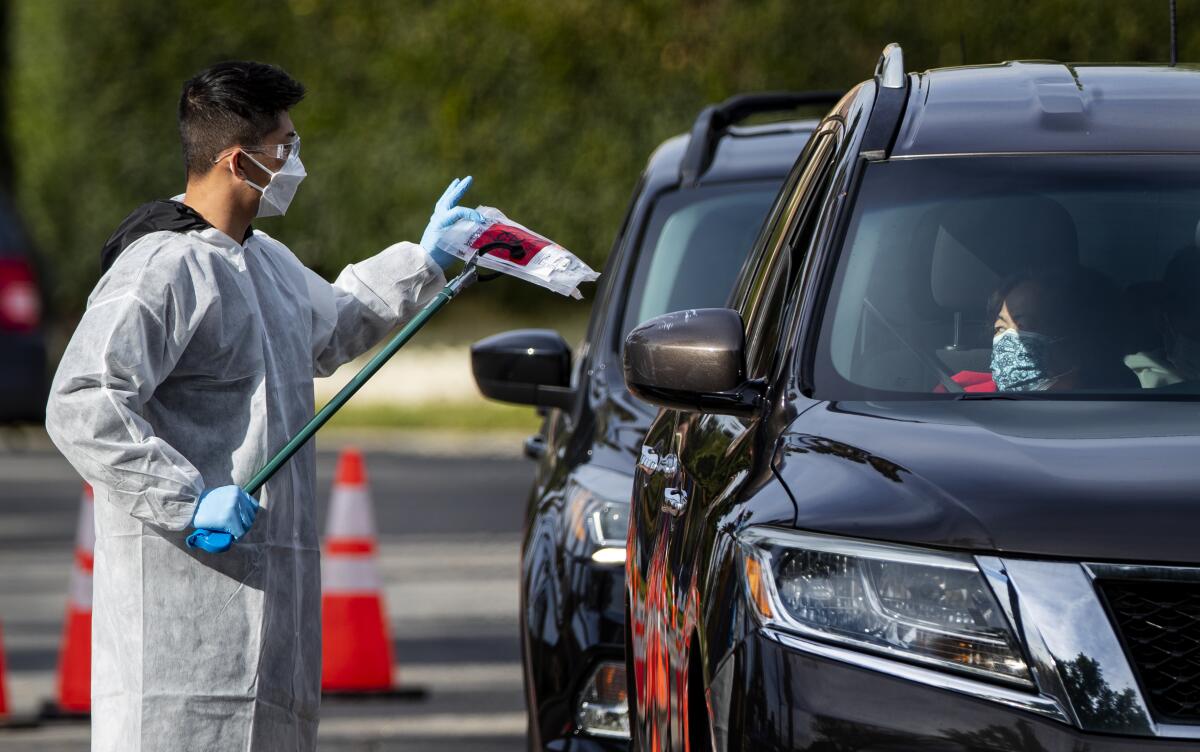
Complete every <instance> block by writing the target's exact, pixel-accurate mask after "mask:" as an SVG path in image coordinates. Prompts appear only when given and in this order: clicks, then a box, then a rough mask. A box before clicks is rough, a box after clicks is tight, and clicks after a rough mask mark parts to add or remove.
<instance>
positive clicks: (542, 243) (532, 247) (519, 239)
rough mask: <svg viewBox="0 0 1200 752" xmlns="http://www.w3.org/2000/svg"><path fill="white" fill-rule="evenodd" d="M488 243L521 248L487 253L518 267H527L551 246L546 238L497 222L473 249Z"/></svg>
mask: <svg viewBox="0 0 1200 752" xmlns="http://www.w3.org/2000/svg"><path fill="white" fill-rule="evenodd" d="M488 243H507V244H508V245H511V246H520V248H519V249H516V250H513V251H509V249H507V248H492V249H491V250H489V251H488V252H487V255H489V256H495V257H496V258H498V259H503V260H505V261H508V262H510V263H513V264H516V265H517V266H526V265H528V264H529V262H530V260H532V259H533V257H534V256H536V255H537V253H538V251H540V250H542V249H543V248H545V247H546V246H548V245H550V241H549V240H546V239H545V238H541V237H538V236H537V235H534V234H533V233H531V232H529V231H528V230H524V229H522V228H520V227H513V226H512V225H506V224H504V223H502V222H497V223H496V224H494V225H492V226H491V227H489V228H487V229H486V230H484V231H483V233H481V234H480V236H479V237H478V238H476V239H475V242H474V243H471V247H472V248H474V249H475V250H477V251H478V250H479V249H481V248H483V247H484V246H486V245H487V244H488Z"/></svg>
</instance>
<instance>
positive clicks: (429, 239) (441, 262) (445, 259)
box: [421, 175, 483, 271]
mask: <svg viewBox="0 0 1200 752" xmlns="http://www.w3.org/2000/svg"><path fill="white" fill-rule="evenodd" d="M470 187H471V176H470V175H468V176H466V177H465V178H462V179H461V180H460V179H459V178H455V179H454V181H453V182H451V183H450V187H448V188H447V189H446V192H445V193H443V194H442V197H441V198H439V199H438V200H437V203H436V204H434V206H433V214H432V215H431V216H430V217H429V224H428V225H426V227H425V232H424V233H422V234H421V247H422V248H424V249H425V252H426V253H428V254H429V255H430V256H431V257H432V258H433V260H434V262H436V263H437V265H438V266H440V267H442V271H445V270H446V269H448V268H449V267H450V265H451V264H453V263H454V262H455V261H457V260H458V259H457V258H455V257H454V256H452V255H450V254H449V253H446V252H445V251H442V250H439V249H438V247H437V243H438V240H439V239H440V238H441V237H442V235H443V234H444V233H445V232H446V230H447V229H449V228H450V226H451V225H453V224H454V223H455V222H457V221H458V220H460V219H468V220H471V221H472V222H482V221H483V217H482V216H481V215H480V214H479V212H477V211H475V210H474V209H468V208H466V207H464V206H458V202H459V200H460V199H461V198H462V197H463V194H465V193H466V192H467V189H468V188H470Z"/></svg>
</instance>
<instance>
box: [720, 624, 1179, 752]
mask: <svg viewBox="0 0 1200 752" xmlns="http://www.w3.org/2000/svg"><path fill="white" fill-rule="evenodd" d="M823 648H824V646H821V645H817V644H815V643H808V642H807V641H805V640H801V639H797V638H794V637H792V636H790V635H785V634H780V633H777V632H774V631H772V630H767V629H760V630H758V631H756V632H754V633H752V634H751V635H749V636H748V637H747V638H746V639H745V640H744V641H743V642H742V643H741V645H740V646H739V647H738V648H737V650H736V651H735V652H734V653H733V654H732V655H731V656H729V657H728V658H727V659H726V660H725V661H724V662H723V663H722V664H721V666H720V668H719V670H718V671H717V673H716V674H715V675H714V676H713V678H712V681H711V682H710V684H709V703H710V708H711V712H712V716H711V717H712V723H713V727H714V730H715V733H716V737H717V742H718V744H717V749H720V750H746V751H748V750H764V751H765V750H836V749H855V750H930V751H933V752H941V751H943V750H945V751H947V752H949V751H950V750H954V751H955V752H958V751H962V752H966V751H967V750H970V752H982V751H984V750H987V751H989V752H990V751H991V750H996V751H997V752H999V751H1000V750H1003V751H1005V752H1012V751H1013V750H1036V751H1038V752H1042V751H1047V752H1048V751H1049V750H1071V751H1073V752H1074V751H1083V750H1086V751H1087V752H1131V751H1136V750H1153V751H1154V752H1185V751H1187V752H1197V751H1198V750H1200V741H1187V740H1167V739H1159V738H1148V737H1132V736H1118V735H1109V734H1097V733H1089V732H1083V731H1079V730H1077V729H1075V728H1072V727H1071V726H1069V725H1067V724H1066V723H1063V722H1061V721H1055V720H1052V719H1051V718H1049V717H1047V716H1046V715H1045V714H1043V713H1041V712H1038V711H1036V710H1025V709H1017V708H1015V707H1012V706H1010V705H1006V704H1004V703H1002V702H997V701H991V700H987V699H982V698H980V697H976V696H973V695H969V694H964V693H962V692H958V691H955V690H953V689H946V688H939V687H936V686H932V685H929V684H924V683H920V682H915V681H910V680H907V679H905V678H902V677H900V676H897V675H892V674H889V673H884V672H880V671H876V670H872V669H870V668H865V667H863V666H859V665H852V664H850V663H847V662H846V661H843V660H839V659H838V658H833V657H829V655H828V654H825V653H826V651H824V650H823ZM1001 691H1002V692H1004V691H1007V690H1001ZM1197 730H1200V728H1198V729H1197Z"/></svg>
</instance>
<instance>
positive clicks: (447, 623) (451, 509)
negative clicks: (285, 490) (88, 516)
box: [0, 434, 532, 752]
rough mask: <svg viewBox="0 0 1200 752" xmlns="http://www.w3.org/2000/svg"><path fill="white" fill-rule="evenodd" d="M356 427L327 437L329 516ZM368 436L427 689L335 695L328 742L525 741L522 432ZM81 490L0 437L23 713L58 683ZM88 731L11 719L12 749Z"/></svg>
mask: <svg viewBox="0 0 1200 752" xmlns="http://www.w3.org/2000/svg"><path fill="white" fill-rule="evenodd" d="M354 438H355V439H358V438H359V437H354ZM349 439H350V437H347V436H346V435H344V434H343V435H339V436H337V437H335V438H334V439H333V440H327V441H324V442H321V444H320V449H321V451H320V453H319V463H318V490H319V494H318V497H319V500H320V504H321V505H322V508H321V510H320V514H321V517H320V519H321V520H322V525H323V522H324V512H325V509H324V507H325V505H326V504H327V502H328V498H329V489H330V484H331V483H332V480H333V474H334V465H335V462H336V458H337V449H338V448H340V445H341V444H344V443H347V442H348V441H349ZM353 443H356V444H360V445H361V444H362V443H363V441H361V440H355V441H354V442H353ZM366 443H367V444H369V447H370V448H369V449H368V451H367V452H366V463H367V472H368V476H369V480H370V484H371V485H370V487H371V492H372V496H373V499H374V502H375V514H376V520H377V524H378V527H379V533H380V540H379V551H380V568H381V572H382V576H383V582H384V598H385V601H386V607H387V611H388V616H389V621H390V626H391V636H392V641H393V644H394V648H395V658H396V664H397V672H398V677H399V682H400V685H401V686H403V687H420V688H423V689H425V690H426V692H427V695H426V697H425V699H420V700H411V699H410V700H397V699H387V700H345V699H327V700H325V702H324V703H323V706H322V712H321V727H320V746H319V748H320V749H322V750H331V751H335V752H350V751H353V752H363V751H365V750H390V749H403V750H442V751H445V752H450V751H451V750H457V751H466V750H471V751H474V750H493V751H496V752H504V751H505V750H523V749H525V741H524V737H525V711H524V701H523V699H522V693H521V667H520V649H519V646H518V643H517V599H518V595H517V583H518V568H519V546H520V535H519V533H520V528H521V518H522V515H523V510H524V504H525V497H526V494H527V492H528V490H529V484H530V481H531V478H532V466H531V465H530V463H528V462H527V461H525V460H522V459H521V458H520V456H519V444H520V442H519V437H504V438H503V439H501V440H496V439H492V440H486V441H485V440H481V439H479V438H478V437H453V436H451V437H447V436H441V437H436V438H435V439H431V440H428V441H426V440H425V439H424V437H414V436H411V435H408V436H402V437H396V438H395V440H392V439H391V438H390V437H388V436H387V435H374V436H373V437H370V438H368V439H367V440H366ZM79 497H80V481H79V479H78V478H77V477H76V476H75V474H74V471H73V470H72V469H71V467H70V466H69V465H68V464H67V463H66V462H65V461H64V460H63V459H62V458H61V457H59V455H58V454H57V453H56V452H54V451H53V450H52V449H50V448H48V447H46V446H45V445H44V444H43V443H42V442H40V441H36V440H35V441H34V442H32V445H30V446H26V447H22V448H18V449H14V448H12V447H9V448H6V449H0V623H2V626H3V637H4V647H5V651H6V657H7V663H8V696H9V705H10V708H11V709H12V710H13V714H14V715H15V716H20V715H23V714H26V713H30V712H32V711H33V710H34V709H35V708H37V707H38V706H39V705H40V704H41V702H42V701H43V700H45V699H48V698H51V697H52V696H53V693H54V682H55V668H56V664H57V660H58V650H59V640H60V631H61V629H62V618H63V613H64V609H65V607H66V592H67V580H68V577H69V573H70V567H71V561H72V549H73V539H74V535H75V526H76V519H77V515H78V512H79ZM88 739H89V736H88V726H87V724H86V723H79V722H57V723H51V724H45V725H43V726H41V727H40V728H37V729H32V730H26V731H18V730H11V729H10V730H0V752H9V751H10V750H12V751H15V750H30V749H37V750H46V752H81V751H82V750H87V749H88Z"/></svg>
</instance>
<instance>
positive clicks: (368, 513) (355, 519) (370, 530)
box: [325, 486, 375, 538]
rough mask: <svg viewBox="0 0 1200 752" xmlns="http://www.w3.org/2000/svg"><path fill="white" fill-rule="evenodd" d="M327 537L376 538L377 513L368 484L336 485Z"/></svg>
mask: <svg viewBox="0 0 1200 752" xmlns="http://www.w3.org/2000/svg"><path fill="white" fill-rule="evenodd" d="M325 537H326V538H374V537H375V514H374V512H373V511H372V509H371V495H370V494H369V493H367V487H366V486H335V487H334V489H333V499H332V501H330V505H329V524H328V525H327V526H326V528H325Z"/></svg>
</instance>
